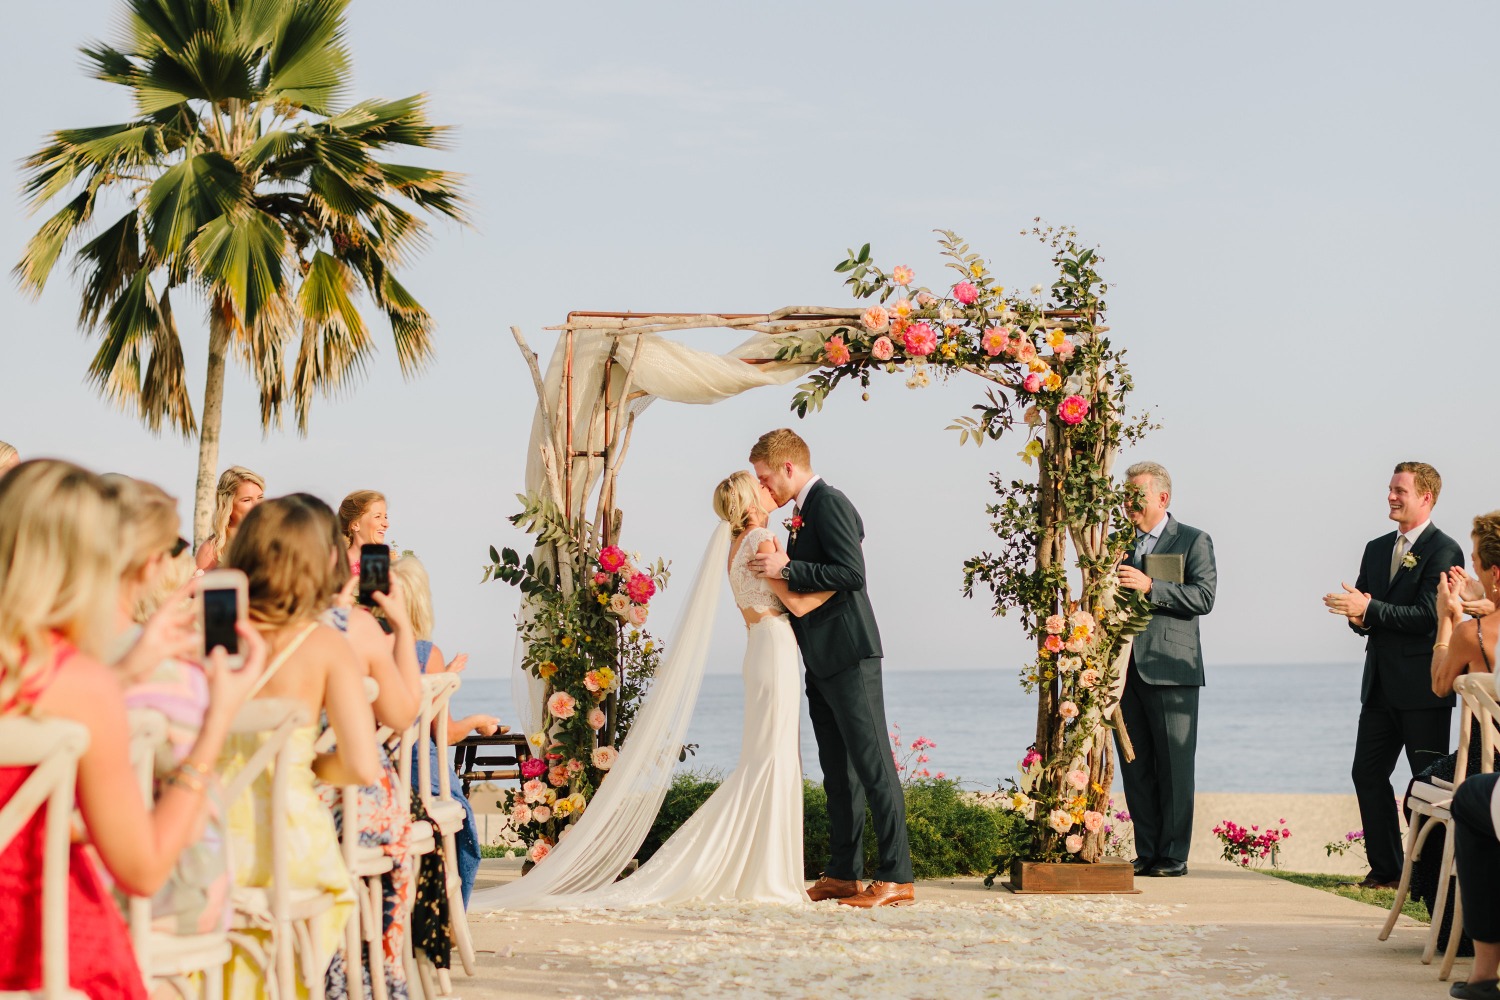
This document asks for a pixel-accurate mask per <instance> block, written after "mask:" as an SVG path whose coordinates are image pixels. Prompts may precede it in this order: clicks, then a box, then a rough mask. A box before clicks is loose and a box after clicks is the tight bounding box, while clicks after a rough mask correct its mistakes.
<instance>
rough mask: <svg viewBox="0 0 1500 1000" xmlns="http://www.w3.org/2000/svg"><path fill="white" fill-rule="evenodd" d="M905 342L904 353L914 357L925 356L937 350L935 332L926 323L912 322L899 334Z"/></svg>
mask: <svg viewBox="0 0 1500 1000" xmlns="http://www.w3.org/2000/svg"><path fill="white" fill-rule="evenodd" d="M901 339H902V340H903V341H904V342H905V344H906V353H907V354H910V355H911V356H912V357H914V358H925V357H926V356H927V355H929V354H931V353H932V352H933V351H935V350H937V334H935V333H933V332H932V327H930V326H928V325H927V324H926V323H913V324H912V325H911V326H909V327H907V328H906V332H905V333H904V334H902V335H901Z"/></svg>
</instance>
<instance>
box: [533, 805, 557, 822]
mask: <svg viewBox="0 0 1500 1000" xmlns="http://www.w3.org/2000/svg"><path fill="white" fill-rule="evenodd" d="M531 818H532V819H534V820H536V821H537V822H538V823H545V822H547V821H548V820H549V819H551V818H552V807H551V806H537V807H536V808H535V809H533V810H531Z"/></svg>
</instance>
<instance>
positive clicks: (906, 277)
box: [891, 264, 916, 285]
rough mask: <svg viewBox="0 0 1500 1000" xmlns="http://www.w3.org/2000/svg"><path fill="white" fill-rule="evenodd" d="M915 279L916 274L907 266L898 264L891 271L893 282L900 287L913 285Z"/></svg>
mask: <svg viewBox="0 0 1500 1000" xmlns="http://www.w3.org/2000/svg"><path fill="white" fill-rule="evenodd" d="M915 277H916V272H914V271H913V270H912V269H911V268H909V267H907V266H906V265H905V264H897V265H896V266H895V267H894V268H892V270H891V280H892V281H894V282H895V283H896V284H898V285H909V284H911V279H913V278H915Z"/></svg>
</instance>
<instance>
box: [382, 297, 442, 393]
mask: <svg viewBox="0 0 1500 1000" xmlns="http://www.w3.org/2000/svg"><path fill="white" fill-rule="evenodd" d="M382 292H383V295H382V299H383V304H384V306H385V314H386V316H388V317H389V318H390V321H391V337H392V339H393V340H394V341H395V342H396V361H397V363H398V364H400V366H401V374H402V375H404V376H405V377H407V378H411V377H412V376H413V375H415V374H417V373H418V372H420V371H421V370H422V369H423V368H425V367H426V366H427V363H428V362H429V361H431V360H432V356H433V352H432V329H433V322H432V314H431V313H429V312H428V311H427V310H426V309H424V308H423V307H422V304H421V303H420V302H418V301H417V300H416V297H415V296H413V295H412V294H411V292H409V291H407V290H406V287H405V286H404V285H402V284H401V282H399V281H397V280H396V278H395V276H393V275H392V274H391V273H390V272H389V271H387V272H386V274H385V283H384V288H383V289H382Z"/></svg>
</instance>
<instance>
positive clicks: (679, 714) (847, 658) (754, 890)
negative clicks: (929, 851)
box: [471, 429, 914, 910]
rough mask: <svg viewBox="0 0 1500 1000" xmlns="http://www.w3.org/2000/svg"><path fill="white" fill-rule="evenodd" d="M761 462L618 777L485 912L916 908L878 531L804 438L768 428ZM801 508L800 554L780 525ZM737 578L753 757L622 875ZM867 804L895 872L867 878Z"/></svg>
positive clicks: (732, 479)
mask: <svg viewBox="0 0 1500 1000" xmlns="http://www.w3.org/2000/svg"><path fill="white" fill-rule="evenodd" d="M750 462H751V465H752V467H753V468H754V475H753V476H752V475H751V474H750V473H749V472H744V471H741V472H736V473H733V474H732V475H730V476H729V477H728V478H726V479H724V480H723V481H722V482H721V483H719V485H718V486H717V487H716V488H715V489H714V494H713V507H714V511H715V513H717V514H718V516H719V519H720V524H719V528H718V530H717V531H716V532H715V534H714V538H713V540H712V541H711V542H710V544H709V548H708V552H707V554H706V555H705V557H704V562H703V566H702V568H701V569H700V570H699V573H698V578H697V579H696V580H695V581H694V584H693V588H692V591H691V592H690V594H689V596H688V599H687V602H686V605H685V608H684V614H683V618H682V621H681V622H680V624H679V625H678V628H677V632H676V634H675V636H674V638H673V640H672V642H671V643H669V645H668V647H667V649H668V652H667V656H666V659H665V660H664V661H663V663H662V665H661V666H660V668H659V669H658V671H657V676H656V680H655V683H654V684H653V687H652V690H651V693H650V694H649V695H648V697H647V699H646V702H645V704H643V705H642V707H641V711H640V713H639V715H638V717H637V720H636V722H635V725H634V726H633V727H632V730H631V735H630V739H629V740H627V741H626V743H625V745H624V746H623V747H622V748H621V752H620V757H619V759H618V760H617V761H616V762H615V765H614V766H613V767H612V768H611V771H610V775H609V778H608V779H607V780H606V781H604V782H602V783H601V784H600V786H599V790H598V792H597V793H596V794H595V796H594V799H593V801H592V802H590V803H589V808H588V809H587V810H586V811H585V812H584V814H583V816H582V817H581V818H580V819H579V820H578V822H577V823H576V824H575V825H574V826H573V827H572V828H571V829H570V830H569V831H568V833H567V836H566V837H565V838H564V839H563V840H561V841H560V842H559V844H558V845H557V848H556V849H555V850H554V851H553V852H552V853H551V854H549V855H548V856H547V857H546V859H544V860H543V861H542V862H541V863H539V864H538V865H537V866H536V868H535V869H533V870H532V871H531V873H530V874H528V875H526V876H525V877H524V878H522V879H519V880H517V881H516V882H512V883H510V884H509V885H505V886H501V887H498V888H496V889H490V890H485V891H483V892H481V893H477V894H476V895H475V897H474V900H473V905H472V907H471V909H477V910H483V909H490V908H496V909H551V908H569V909H572V908H605V907H610V908H612V907H623V906H640V905H648V904H655V905H661V904H673V903H686V902H710V903H711V902H717V901H728V900H739V901H757V902H774V903H805V902H808V901H811V902H820V901H823V900H830V899H833V900H837V901H838V902H839V903H842V904H846V905H849V906H856V907H875V906H888V905H899V904H902V903H907V902H911V901H912V900H913V898H914V894H913V886H912V867H911V852H910V849H909V847H908V844H907V835H906V805H905V800H904V797H903V795H902V789H901V783H900V780H899V778H898V777H897V774H896V766H895V761H894V759H893V758H892V755H891V749H890V743H889V742H888V736H887V733H888V731H889V730H888V727H887V725H886V718H885V699H884V694H883V691H882V682H881V655H882V654H881V647H880V632H879V629H878V627H877V626H876V623H875V614H874V611H873V610H872V609H871V607H870V599H869V596H868V595H867V593H866V587H865V562H864V552H863V546H862V543H863V540H864V523H863V522H862V521H861V519H860V516H859V512H858V511H856V510H855V508H854V505H853V504H852V503H850V502H849V499H848V498H847V497H845V496H844V494H842V493H840V492H839V491H838V490H836V489H834V488H833V487H832V486H830V485H829V484H828V483H827V482H825V481H824V480H823V479H822V478H821V477H820V476H818V475H816V474H815V473H814V472H813V471H812V459H811V455H810V452H809V450H808V447H807V443H806V442H805V441H803V440H802V438H801V437H799V436H798V435H797V434H796V433H795V432H794V431H791V430H787V429H781V430H774V431H771V432H769V433H767V434H764V435H762V436H761V438H760V439H759V440H758V441H756V443H755V445H754V447H753V448H752V449H751V451H750ZM789 503H790V504H792V515H791V517H789V518H787V519H786V520H785V522H784V525H785V527H786V528H787V531H788V538H787V542H786V545H785V547H783V546H782V545H781V543H780V541H779V539H778V538H777V536H776V535H775V534H774V533H773V531H772V529H771V527H770V522H771V518H772V514H773V511H776V510H778V509H780V508H782V507H785V506H786V505H787V504H789ZM726 570H727V574H726ZM726 576H727V579H728V581H729V584H730V589H731V591H732V592H733V596H734V600H735V604H736V606H737V607H738V608H739V610H740V613H741V615H742V616H743V617H744V621H745V625H746V647H745V658H744V663H743V676H744V684H745V700H744V730H743V738H742V741H741V745H740V760H739V763H738V765H737V766H736V767H735V769H734V771H733V772H732V773H731V774H730V775H729V776H728V777H727V778H725V779H724V781H723V782H722V783H721V784H720V786H719V788H718V789H717V790H716V791H715V792H714V794H713V795H712V796H711V797H710V798H709V799H708V801H706V802H705V803H704V804H703V805H702V806H701V807H700V808H699V809H698V810H697V811H696V812H695V813H693V815H692V816H691V817H689V818H688V820H687V821H686V822H685V823H684V824H683V825H682V826H681V827H680V828H678V830H677V831H676V832H675V833H674V834H673V835H672V836H671V837H670V838H669V839H668V840H667V842H666V843H665V844H663V845H662V847H661V848H660V849H659V850H658V851H657V852H656V853H655V854H654V855H653V856H652V857H651V858H650V859H649V860H648V861H647V862H646V864H644V865H643V866H642V867H641V868H640V869H639V870H638V871H636V872H635V873H634V874H633V875H631V876H630V877H629V878H626V879H621V880H618V881H617V877H618V874H619V872H620V871H621V870H622V869H623V868H624V865H625V862H627V861H628V860H629V858H630V857H632V856H633V855H634V854H635V852H636V851H637V850H638V848H639V847H640V845H641V843H642V842H643V840H644V839H645V835H646V833H647V831H648V830H649V828H650V825H651V823H652V821H653V820H654V818H655V815H656V812H657V810H658V809H659V808H660V805H661V802H662V799H663V798H664V796H665V794H666V789H667V787H668V786H669V785H670V783H671V764H672V763H673V762H675V761H676V759H677V748H678V746H679V745H680V743H681V739H682V735H683V733H684V731H685V726H686V716H687V715H690V714H691V709H692V705H693V703H694V702H695V701H696V697H697V690H698V682H699V680H700V679H701V676H702V670H703V661H704V660H705V659H706V655H707V647H708V642H707V638H708V633H709V632H710V631H711V623H712V618H713V609H714V606H715V605H716V604H717V597H718V592H719V590H718V584H719V582H720V581H722V580H724V579H725V578H726ZM799 650H800V653H801V656H802V659H803V661H804V663H805V665H806V668H807V669H806V691H807V698H808V705H809V714H810V716H811V718H812V726H813V736H814V738H815V740H816V741H817V747H818V761H819V764H820V765H821V767H822V770H823V784H824V788H825V790H826V792H827V797H828V828H829V858H828V862H827V865H826V866H825V867H824V870H823V874H822V877H820V878H819V879H818V880H817V882H816V883H814V884H813V886H812V887H811V888H810V889H809V888H804V886H805V882H804V878H803V856H802V854H803V851H802V843H803V835H802V802H803V798H802V762H801V753H800V739H799V732H798V724H799V719H800V714H801V713H800V698H801V694H800V692H799V691H798V685H797V681H798V670H797V658H798V653H799ZM866 806H868V807H869V811H870V815H871V816H872V818H873V821H874V828H875V835H876V839H877V842H878V862H877V865H876V867H875V870H874V872H873V873H872V874H873V876H874V878H873V881H871V882H870V883H869V884H868V885H863V884H861V877H862V876H863V874H864V825H865V823H864V820H865V810H866Z"/></svg>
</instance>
